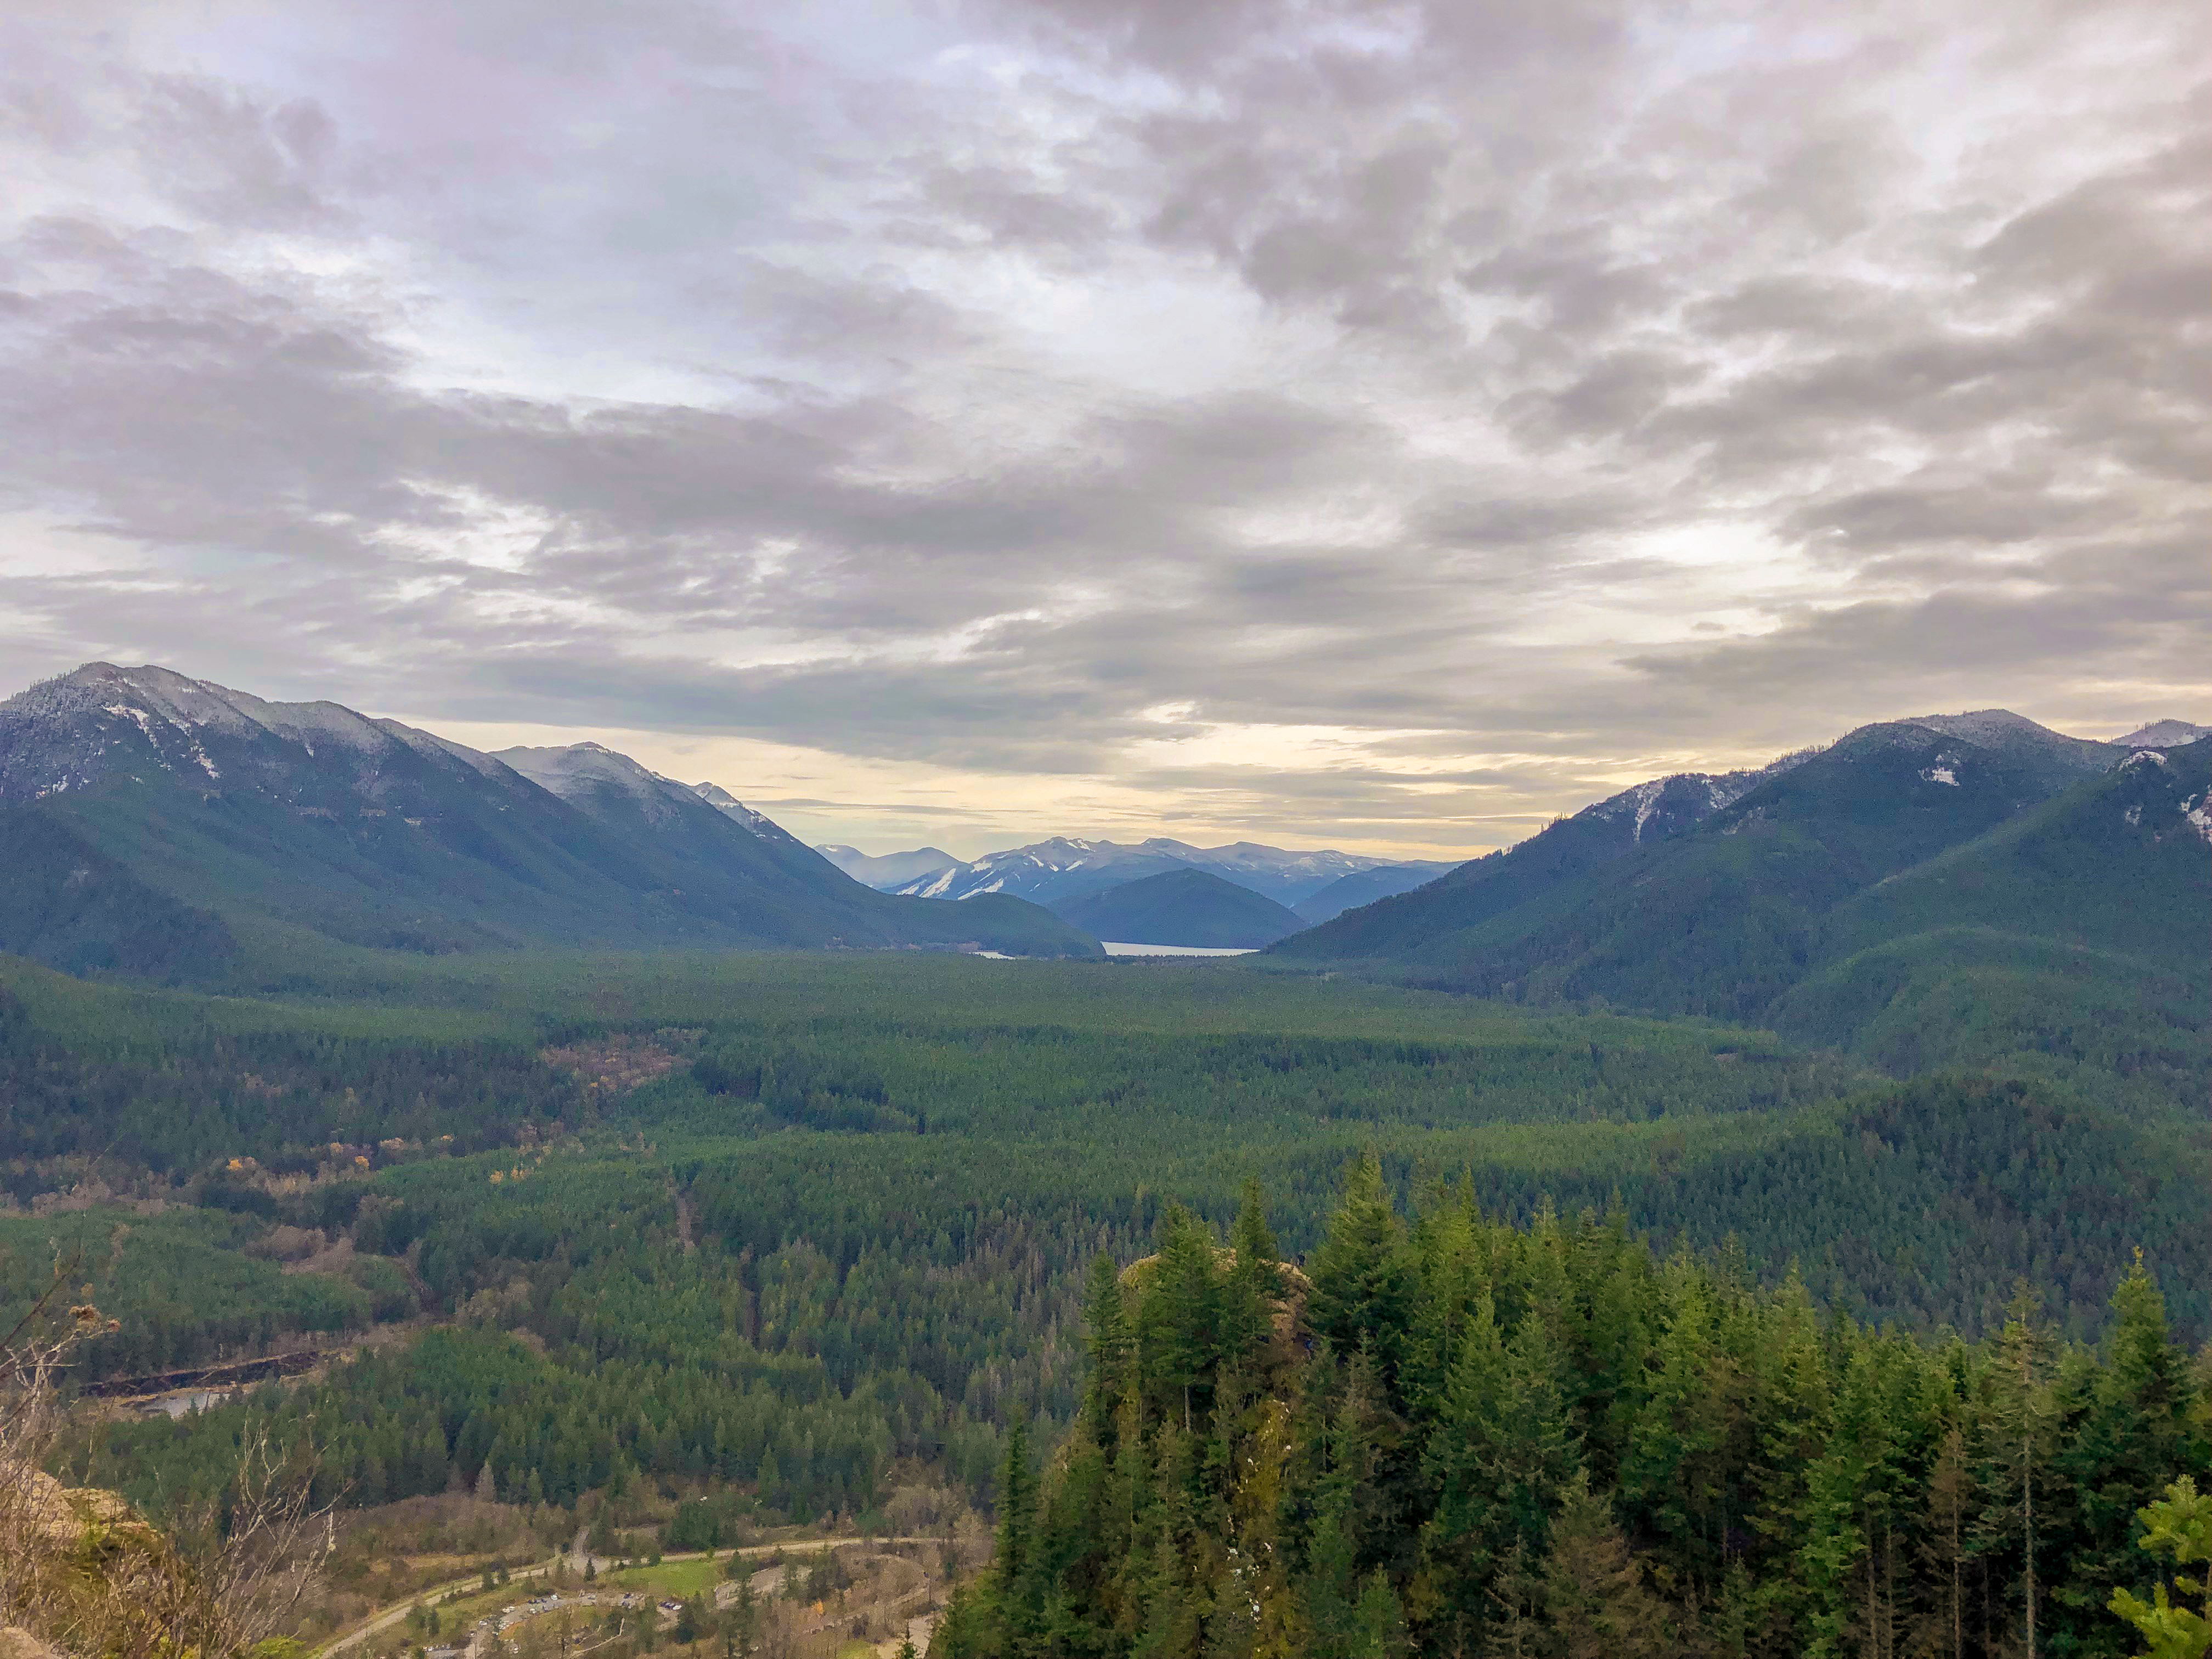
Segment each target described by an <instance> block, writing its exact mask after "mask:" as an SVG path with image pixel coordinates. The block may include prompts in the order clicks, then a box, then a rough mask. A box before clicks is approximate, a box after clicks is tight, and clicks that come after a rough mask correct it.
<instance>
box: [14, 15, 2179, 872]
mask: <svg viewBox="0 0 2212 1659" xmlns="http://www.w3.org/2000/svg"><path fill="white" fill-rule="evenodd" d="M201 11H202V12H204V16H202V15H198V14H197V13H196V14H195V15H196V16H197V17H198V21H194V22H191V23H190V24H189V25H186V24H185V23H184V22H182V21H178V20H171V19H168V18H167V17H165V16H164V15H161V14H160V13H159V12H158V11H157V12H156V13H155V14H154V15H152V16H151V19H150V21H148V22H147V23H146V24H145V26H144V27H137V28H134V29H132V30H131V31H128V32H117V31H113V30H107V31H105V32H103V29H102V27H101V26H100V17H99V15H97V14H96V12H95V13H94V14H91V15H87V16H85V17H84V19H83V20H82V21H79V22H72V23H68V24H64V23H63V22H61V21H48V22H38V21H30V22H27V21H21V20H17V21H14V22H11V23H7V24H3V25H0V62H4V63H9V64H15V65H19V66H20V69H19V70H18V71H17V72H16V73H15V77H14V78H13V79H11V80H7V81H6V82H4V84H0V166H4V167H6V168H7V169H8V174H9V177H10V178H11V179H20V180H22V181H24V187H23V188H22V189H21V190H20V191H17V192H16V204H15V208H13V209H12V210H10V211H14V212H15V214H16V216H15V217H14V218H12V219H10V218H7V217H5V216H4V214H0V513H5V514H6V515H7V516H6V517H5V519H4V520H0V614H4V615H6V616H7V617H9V618H10V623H9V628H8V629H7V630H6V633H5V634H4V635H0V667H5V668H6V669H7V670H8V671H9V677H10V678H12V679H15V680H21V679H23V678H28V677H29V676H30V675H31V674H33V673H34V672H45V671H51V670H52V669H54V668H56V667H59V666H66V665H68V662H69V660H70V659H78V658H84V657H91V656H95V655H106V656H118V655H119V656H125V657H130V658H132V659H139V658H152V659H159V660H165V661H171V662H173V663H175V664H176V665H179V666H180V667H183V668H185V669H187V670H188V671H196V672H202V673H209V674H212V675H214V676H215V677H216V678H224V679H228V680H230V681H233V682H234V683H240V684H247V685H249V686H252V688H253V689H256V690H266V691H270V692H272V693H277V694H283V695H316V696H337V697H340V698H342V699H344V700H348V701H351V702H359V703H364V704H368V705H369V706H371V707H387V708H388V707H396V706H398V704H399V702H400V700H401V699H403V698H404V702H405V707H406V708H407V709H408V711H409V712H410V714H415V715H416V716H418V717H421V716H428V715H435V714H438V713H439V712H441V711H443V712H444V713H445V714H447V717H449V718H452V719H455V720H492V721H497V720H510V721H532V722H538V723H543V724H549V725H555V726H561V725H567V726H577V727H592V728H599V727H624V728H630V729H641V730H644V731H648V732H666V733H670V734H676V735H679V736H687V737H712V736H715V735H718V734H720V735H733V736H741V737H746V738H759V739H763V740H769V741H773V742H775V743H780V744H793V745H798V746H800V747H803V748H811V749H814V750H821V751H823V752H824V753H826V754H829V755H832V756H838V757H848V759H851V760H854V761H855V762H865V763H870V764H875V763H907V764H911V765H916V766H924V767H931V768H937V769H949V770H950V771H952V772H963V771H964V772H975V773H989V774H995V775H1023V774H1027V775H1044V776H1053V777H1066V778H1068V779H1070V780H1079V781H1084V782H1082V783H1081V784H1080V787H1082V788H1091V787H1094V786H1097V787H1106V786H1108V785H1111V786H1112V787H1115V788H1118V789H1121V790H1122V791H1124V792H1125V793H1126V792H1128V791H1140V792H1144V793H1146V795H1147V797H1148V798H1149V799H1152V801H1153V802H1155V803H1156V810H1157V813H1158V818H1159V821H1160V822H1161V823H1190V822H1195V821H1200V820H1203V821H1206V822H1211V823H1234V824H1236V825H1242V826H1244V827H1246V828H1249V829H1252V830H1253V831H1254V832H1255V833H1257V832H1260V831H1262V830H1265V831H1266V832H1267V833H1269V834H1273V835H1278V836H1296V837H1297V838H1300V839H1321V838H1327V837H1328V836H1332V835H1337V834H1341V835H1342V836H1347V837H1348V836H1366V837H1367V838H1369V839H1370V840H1382V841H1389V840H1391V839H1393V838H1396V839H1401V840H1404V841H1407V842H1424V843H1425V844H1430V845H1441V844H1449V845H1466V846H1469V847H1479V846H1481V845H1486V844H1490V842H1489V841H1486V840H1484V839H1482V838H1483V837H1486V836H1487V837H1491V838H1492V840H1494V839H1497V838H1500V837H1503V838H1507V839H1510V838H1511V835H1512V834H1513V833H1514V832H1513V831H1512V830H1511V829H1510V825H1512V824H1514V823H1526V822H1528V821H1530V820H1532V819H1534V820H1536V821H1541V818H1542V817H1546V816H1548V815H1549V813H1550V812H1552V811H1555V810H1561V809H1571V808H1572V807H1573V806H1575V805H1579V804H1580V803H1581V802H1582V801H1583V800H1584V799H1589V796H1590V795H1591V794H1593V793H1602V792H1603V791H1604V790H1605V789H1606V788H1607V787H1613V786H1614V785H1615V784H1617V782H1618V781H1620V779H1621V778H1622V777H1623V776H1624V775H1635V774H1636V772H1637V771H1638V769H1647V770H1649V769H1662V767H1668V766H1675V765H1689V764H1696V763H1699V762H1700V761H1701V760H1702V761H1710V763H1713V764H1729V763H1735V762H1738V761H1740V760H1741V759H1743V758H1746V757H1747V756H1749V755H1751V754H1754V753H1756V752H1758V751H1759V750H1762V749H1779V748H1783V747H1788V746H1793V745H1795V744H1801V743H1803V742H1806V741H1810V740H1815V739H1818V738H1823V737H1826V736H1828V735H1832V732H1833V730H1834V729H1835V728H1836V727H1837V726H1840V725H1843V724H1847V723H1849V722H1851V721H1853V720H1860V719H1870V718H1878V717H1881V716H1883V715H1887V714H1899V713H1903V712H1908V711H1912V710H1920V709H1924V708H1933V707H1938V706H1942V705H1943V704H1945V703H1946V702H1957V703H1959V704H1960V705H1962V706H1963V705H1966V704H1972V705H1976V706H1982V705H1986V704H1989V703H1993V702H2006V703H2010V704H2012V705H2013V706H2015V707H2019V708H2022V710H2023V712H2026V713H2029V714H2035V715H2038V716H2039V717H2041V718H2045V719H2048V720H2054V721H2057V722H2062V723H2064V722H2073V723H2076V724H2083V723H2086V725H2087V728H2088V729H2098V728H2100V727H2102V726H2110V727H2111V728H2112V729H2121V728H2122V727H2124V726H2127V725H2130V724H2134V723H2136V721H2137V720H2140V719H2142V718H2148V717H2151V716H2154V715H2161V714H2179V715H2183V716H2186V717H2189V718H2203V708H2201V707H2189V706H2180V704H2179V703H2176V704H2175V706H2172V707H2169V706H2167V703H2166V702H2158V703H2156V704H2154V705H2152V704H2146V703H2145V702H2143V701H2142V700H2143V699H2145V698H2148V697H2152V696H2156V697H2160V698H2164V699H2169V700H2171V699H2174V698H2179V699H2181V700H2182V701H2183V702H2186V701H2187V700H2188V699H2191V698H2194V699H2196V700H2197V703H2199V704H2212V678H2208V675H2207V672H2206V671H2205V669H2204V668H2203V661H2202V649H2201V647H2202V640H2203V637H2204V636H2205V634H2206V632H2207V630H2208V626H2212V583H2208V580H2207V579H2206V576H2205V571H2206V568H2207V566H2208V562H2207V561H2206V560H2205V558H2204V556H2203V555H2204V550H2205V546H2206V541H2207V532H2208V531H2212V482H2208V481H2212V419H2208V416H2212V370H2208V369H2207V368H2206V363H2207V361H2208V359H2207V357H2206V356H2205V353H2204V351H2203V338H2202V335H2203V328H2204V325H2205V322H2206V318H2207V313H2208V311H2212V233H2208V231H2207V230H2206V228H2205V227H2206V226H2207V225H2208V224H2212V213H2208V212H2207V211H2206V210H2207V208H2208V207H2212V202H2208V201H2207V195H2208V192H2209V191H2212V90H2208V88H2209V87H2212V78H2208V76H2206V74H2205V72H2204V70H2203V65H2204V64H2207V63H2212V22H2208V21H2207V19H2206V17H2205V16H2204V15H2203V14H2202V12H2201V9H2198V8H2195V7H2191V6H2186V5H2184V4H2181V3H2179V0H2173V3H2161V0H2142V3H2136V4H2132V5H2124V6H2117V7H2115V6H2100V7H2097V8H2087V7H2082V8H2078V9H2077V8H2075V7H2071V6H2068V5H2063V4H2053V5H2051V6H2048V7H2045V8H2044V9H2042V10H2040V11H2039V12H2038V13H2037V14H2036V15H2033V16H2029V15H2025V14H2022V15H2019V16H2016V17H2015V16H2009V15H2008V16H2005V17H1992V16H1990V15H1987V14H1986V13H1985V12H1984V11H1982V10H1980V9H1972V8H1966V7H1963V6H1960V7H1959V8H1957V9H1955V11H1954V10H1948V9H1943V8H1938V9H1936V11H1934V12H1929V11H1928V10H1926V9H1924V8H1911V9H1907V8H1898V9H1889V10H1885V9H1875V10H1872V11H1869V12H1866V13H1864V14H1863V15H1857V16H1856V19H1855V21H1852V22H1851V23H1850V24H1849V25H1848V26H1847V27H1846V26H1836V27H1825V28H1823V29H1822V30H1820V31H1817V32H1815V31H1808V30H1805V29H1802V28H1800V27H1798V26H1797V25H1796V23H1795V22H1794V21H1792V20H1791V18H1790V16H1788V15H1785V14H1780V13H1772V12H1759V11H1752V12H1747V13H1744V14H1742V15H1734V14H1730V15H1725V16H1724V15H1719V14H1714V15H1710V16H1709V15H1703V14H1699V15H1687V14H1680V13H1676V12H1672V11H1668V12H1663V13H1662V12H1661V11H1657V10H1646V9H1641V8H1638V7H1635V6H1630V5H1611V4H1607V5H1594V6H1588V7H1583V6H1569V7H1565V8H1545V9H1541V11H1532V10H1530V9H1528V8H1525V7H1521V6H1507V5H1504V4H1499V5H1496V6H1470V5H1465V4H1446V3H1443V0H1432V3H1427V4H1416V5H1413V6H1408V7H1405V8H1400V9H1391V10H1389V11H1381V12H1378V11H1375V10H1373V9H1369V8H1365V7H1364V6H1353V5H1351V4H1350V3H1348V0H1347V3H1345V4H1342V5H1334V4H1330V3H1322V4H1320V5H1316V6H1312V7H1302V8H1296V9H1284V8H1275V7H1242V6H1231V5H1223V6H1206V7H1192V6H1188V5H1169V4H1155V3H1150V0H1127V3H1106V0H1097V3H1091V0H1083V3H1078V0H1058V3H1040V4H1036V5H1014V4H995V3H975V4H969V5H960V6H955V7H951V8H949V9H944V10H941V11H933V12H931V11H921V10H917V11H915V12H914V13H913V14H911V15H900V16H899V17H897V18H896V19H885V18H884V17H882V16H880V15H874V14H871V20H870V21H869V22H868V24H867V27H859V26H858V23H857V15H856V17H853V18H847V17H842V16H841V15H838V14H837V13H836V11H835V9H832V10H831V11H829V12H824V11H823V10H821V9H806V8H793V9H788V10H786V9H781V8H779V7H775V6H766V7H748V8H744V9H742V11H740V10H739V9H735V8H728V7H719V6H716V5H713V4H708V3H700V4H689V3H681V4H679V3H675V0H670V3H666V4H656V5H653V6H649V7H639V8H625V9H623V13H622V14H621V15H620V16H618V17H617V16H616V15H612V14H608V13H605V11H604V10H603V9H595V8H587V7H582V6H580V5H573V4H570V3H568V0H557V3H556V4H554V5H553V6H552V7H551V8H550V9H548V8H546V7H544V6H538V7H531V8H521V7H519V6H517V7H510V6H506V5H497V6H489V7H482V8H467V9H463V10H462V11H461V12H458V13H457V12H454V11H453V10H452V9H449V8H441V7H432V6H429V5H427V4H416V3H412V0H410V3H402V4H398V5H395V6H394V7H392V8H391V9H388V10H386V11H384V12H380V15H379V18H378V24H377V27H376V28H374V30H371V29H369V28H368V27H366V26H365V25H364V24H363V22H362V20H361V19H360V18H359V17H358V16H356V15H349V14H348V13H347V11H346V10H345V9H343V8H328V9H324V8H319V7H314V6H309V7H307V8H303V9H300V10H299V12H298V15H297V16H296V18H295V20H294V23H293V25H292V26H291V27H288V29H287V30H286V31H285V33H283V35H282V36H279V35H277V34H275V33H271V32H270V27H269V25H268V21H267V19H266V17H265V15H264V14H262V13H259V12H258V11H255V10H253V9H250V8H246V7H244V6H243V5H241V6H240V7H238V8H236V9H233V8H231V7H230V6H228V5H227V4H224V3H222V0H217V3H215V4H213V5H211V6H209V7H206V8H203V9H201ZM123 42H127V46H126V45H125V44H119V43H123ZM2062 96H2063V106H2064V108H2065V110H2066V117H2065V118H2064V119H2063V121H2053V120H2046V119H2044V118H2042V114H2041V112H2044V111H2045V110H2047V109H2050V108H2051V107H2053V100H2057V99H2060V98H2061V97H2062ZM1163 711H1168V712H1163ZM1301 734H1303V735H1301ZM1286 744H1287V745H1289V747H1288V749H1285V745H1286ZM1182 750H1188V753H1189V754H1190V755H1191V756H1192V757H1194V758H1192V759H1191V760H1190V761H1189V763H1187V764H1185V763H1170V762H1169V761H1168V760H1167V759H1165V758H1164V757H1166V756H1169V755H1170V754H1171V753H1174V752H1180V751H1182ZM1284 753H1292V754H1295V756H1296V758H1294V759H1290V760H1285V759H1283V758H1281V755H1282V754H1284ZM731 781H732V783H733V784H736V785H741V784H742V783H743V781H744V780H742V779H733V780H731ZM1069 787H1070V788H1071V790H1073V789H1075V788H1077V787H1078V785H1077V784H1076V783H1073V782H1072V783H1071V784H1070V786H1069ZM741 793H742V792H741ZM789 799H792V800H793V801H794V802H798V801H802V800H805V801H816V800H819V799H822V797H821V796H820V795H818V794H804V795H802V794H799V793H792V794H791V795H790V796H789ZM1071 799H1073V796H1071ZM810 810H811V809H810ZM856 810H859V809H857V808H856ZM870 810H872V809H870ZM912 810H913V811H915V812H917V813H919V812H921V811H923V810H924V809H923V807H922V806H921V805H915V807H913V808H912ZM945 810H947V811H955V810H957V811H966V810H968V809H966V808H947V809H945ZM1500 826H1506V827H1504V828H1501V827H1500ZM1040 827H1063V828H1077V827H1081V826H1079V825H1059V826H1040Z"/></svg>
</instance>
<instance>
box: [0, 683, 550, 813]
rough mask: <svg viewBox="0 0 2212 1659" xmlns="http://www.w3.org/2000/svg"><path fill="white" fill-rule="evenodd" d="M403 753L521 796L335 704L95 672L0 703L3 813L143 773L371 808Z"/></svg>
mask: <svg viewBox="0 0 2212 1659" xmlns="http://www.w3.org/2000/svg"><path fill="white" fill-rule="evenodd" d="M210 745H212V747H213V748H214V749H215V750H217V751H219V752H218V753H214V754H211V753H210ZM400 750H409V751H411V752H413V753H414V754H416V755H418V756H421V757H422V758H424V759H426V760H428V761H429V762H431V763H433V765H435V766H436V767H438V768H440V769H447V768H450V767H452V766H453V765H455V764H457V763H458V764H462V765H465V766H467V767H469V768H470V769H472V770H474V771H475V772H477V773H478V774H479V775H482V776H483V777H485V778H487V779H489V780H490V781H493V782H495V783H497V784H499V785H501V787H510V788H512V787H525V786H524V785H523V781H522V779H521V778H520V776H519V775H516V774H515V773H513V772H512V771H510V770H509V769H507V768H506V767H504V766H501V765H500V764H499V763H497V762H495V761H492V760H490V759H489V757H485V756H483V755H481V754H479V753H477V751H476V750H472V749H467V748H464V747H463V746H462V745H460V744H455V743H451V742H448V741H447V739H445V738H439V737H436V736H435V735H433V734H432V733H430V732H418V731H416V730H415V729H414V728H413V727H411V726H402V725H400V724H399V723H398V721H396V720H371V719H369V718H368V716H366V715H363V714H357V713H356V712H355V711H354V710H352V709H350V708H344V707H343V706H342V705H340V704H337V703H334V702H307V703H282V702H267V701H265V700H264V699H263V698H260V697H256V696H250V695H248V694H247V693H246V692H242V691H234V690H231V689H230V688H228V686H222V685H217V684H215V683H213V682H212V681H209V680H195V679H191V678H187V677H186V676H185V675H182V674H179V673H177V672H176V671H174V670H172V669H167V668H161V667H158V666H155V665H150V664H149V665H141V666H138V667H136V668H118V666H116V665H114V664H113V663H106V662H93V663H87V664H85V665H83V666H82V667H81V668H78V669H76V670H75V671H72V672H70V673H68V674H64V675H60V676H58V677H57V678H53V679H50V680H44V681H41V682H40V683H39V684H36V685H33V686H31V687H30V688H28V689H27V690H23V691H21V692H18V693H17V694H16V695H15V696H12V697H9V698H8V699H7V700H6V701H5V702H0V802H4V801H8V800H21V799H41V798H43V797H45V796H47V795H51V794H57V793H63V792H64V791H66V790H69V789H72V788H85V787H90V786H92V785H94V784H96V783H99V782H101V781H105V780H106V779H108V778H111V777H114V776H123V777H132V776H140V775H143V773H144V771H145V770H146V769H148V768H149V767H150V768H157V769H161V770H163V771H167V772H169V773H172V774H176V775H185V776H191V775H197V779H198V780H199V781H201V782H202V783H203V785H204V786H205V787H216V788H219V789H220V790H222V791H225V792H228V791H233V790H238V789H252V790H258V791H261V792H264V793H271V794H274V795H276V796H277V797H279V798H288V799H289V798H293V797H295V796H296V795H297V794H298V793H299V792H300V791H301V789H302V788H307V789H310V790H312V789H314V788H319V787H327V786H328V785H329V784H331V782H333V781H337V779H339V778H343V780H344V781H345V782H346V784H347V786H348V787H352V788H356V789H358V790H360V791H362V793H364V794H366V795H367V796H368V797H369V798H371V799H375V798H377V797H378V796H379V795H380V793H382V792H384V791H385V790H386V789H387V788H389V787H393V786H392V781H391V779H390V777H389V776H388V775H387V774H388V770H389V763H390V762H391V761H392V760H393V759H395V758H396V757H397V755H398V751H400Z"/></svg>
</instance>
